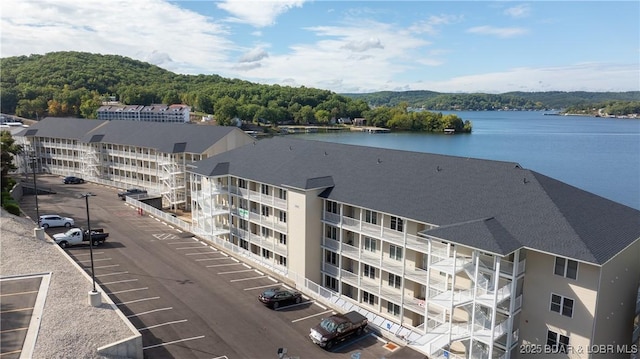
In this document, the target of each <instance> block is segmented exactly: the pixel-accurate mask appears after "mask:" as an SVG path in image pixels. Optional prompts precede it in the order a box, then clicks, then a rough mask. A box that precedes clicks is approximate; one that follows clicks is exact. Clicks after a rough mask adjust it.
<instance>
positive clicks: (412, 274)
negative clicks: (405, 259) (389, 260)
mask: <svg viewBox="0 0 640 359" xmlns="http://www.w3.org/2000/svg"><path fill="white" fill-rule="evenodd" d="M404 276H405V277H406V278H407V279H410V280H412V281H414V282H416V283H420V284H426V283H427V277H428V276H429V272H427V270H426V269H422V268H418V267H409V268H406V269H405V272H404Z"/></svg>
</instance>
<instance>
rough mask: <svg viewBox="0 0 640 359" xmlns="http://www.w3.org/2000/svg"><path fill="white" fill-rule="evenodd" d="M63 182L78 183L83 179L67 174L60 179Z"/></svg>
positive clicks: (82, 181)
mask: <svg viewBox="0 0 640 359" xmlns="http://www.w3.org/2000/svg"><path fill="white" fill-rule="evenodd" d="M62 183H64V184H80V183H84V180H83V179H82V178H80V177H74V176H67V177H65V178H64V179H63V180H62Z"/></svg>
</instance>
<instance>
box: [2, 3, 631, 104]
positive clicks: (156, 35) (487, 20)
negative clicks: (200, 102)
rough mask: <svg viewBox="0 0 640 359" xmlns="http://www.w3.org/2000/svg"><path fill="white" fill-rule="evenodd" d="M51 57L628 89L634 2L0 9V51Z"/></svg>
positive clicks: (497, 88)
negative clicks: (77, 54)
mask: <svg viewBox="0 0 640 359" xmlns="http://www.w3.org/2000/svg"><path fill="white" fill-rule="evenodd" d="M53 51H85V52H91V53H99V54H115V55H122V56H126V57H131V58H134V59H137V60H141V61H145V62H149V63H152V64H155V65H158V66H160V67H162V68H165V69H167V70H170V71H172V72H175V73H181V74H217V75H220V76H222V77H227V78H238V79H243V80H248V81H252V82H257V83H264V84H279V85H283V86H296V87H297V86H306V87H314V88H321V89H327V90H331V91H335V92H338V93H347V92H374V91H407V90H430V91H438V92H456V93H469V92H486V93H504V92H509V91H638V90H640V2H639V1H620V2H616V1H564V2H563V1H529V2H519V1H322V0H320V1H318V0H316V1H304V0H279V1H246V0H237V1H231V0H229V1H161V0H133V1H132V0H127V1H122V0H110V1H104V0H100V1H94V0H82V1H78V0H55V1H44V0H37V1H33V0H3V2H2V11H1V13H0V56H1V57H8V56H19V55H30V54H45V53H48V52H53Z"/></svg>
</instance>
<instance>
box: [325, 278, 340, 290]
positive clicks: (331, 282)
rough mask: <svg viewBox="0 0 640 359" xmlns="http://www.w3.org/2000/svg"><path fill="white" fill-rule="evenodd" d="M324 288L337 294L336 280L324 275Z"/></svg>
mask: <svg viewBox="0 0 640 359" xmlns="http://www.w3.org/2000/svg"><path fill="white" fill-rule="evenodd" d="M324 286H325V287H327V288H329V289H332V290H334V291H336V292H337V291H338V280H337V279H335V278H333V277H331V276H328V275H325V276H324Z"/></svg>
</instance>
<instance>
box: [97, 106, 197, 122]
mask: <svg viewBox="0 0 640 359" xmlns="http://www.w3.org/2000/svg"><path fill="white" fill-rule="evenodd" d="M190 111H191V108H190V107H189V106H187V105H162V104H157V105H150V106H143V105H104V106H100V108H98V119H99V120H125V121H142V122H168V123H185V122H189V113H190Z"/></svg>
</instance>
